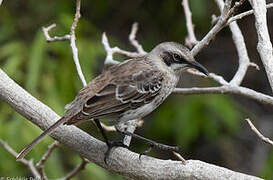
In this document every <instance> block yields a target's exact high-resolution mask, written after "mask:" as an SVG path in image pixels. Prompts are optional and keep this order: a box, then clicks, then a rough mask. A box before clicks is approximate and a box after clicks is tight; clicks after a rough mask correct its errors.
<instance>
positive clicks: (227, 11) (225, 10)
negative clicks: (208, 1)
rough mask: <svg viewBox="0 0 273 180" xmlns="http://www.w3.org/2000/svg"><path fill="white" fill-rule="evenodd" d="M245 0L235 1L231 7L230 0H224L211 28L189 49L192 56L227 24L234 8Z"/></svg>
mask: <svg viewBox="0 0 273 180" xmlns="http://www.w3.org/2000/svg"><path fill="white" fill-rule="evenodd" d="M244 1H245V0H241V1H239V2H236V3H235V5H234V6H233V7H232V8H230V7H231V0H226V1H225V6H224V8H223V12H222V13H221V15H220V17H219V19H218V21H217V23H216V24H215V25H214V26H213V28H212V29H211V30H210V31H209V32H208V33H207V34H206V36H205V37H204V38H203V39H202V40H201V41H199V42H198V43H197V44H196V45H195V46H194V47H193V49H192V50H191V53H192V55H193V56H195V55H197V54H198V53H199V52H200V51H201V50H202V49H203V48H204V47H205V46H207V45H208V44H209V43H210V41H211V40H212V39H213V38H214V37H215V36H216V34H217V33H218V32H219V31H220V30H221V29H223V28H224V27H225V26H226V25H227V21H228V19H229V18H230V17H231V16H232V15H233V14H234V12H235V10H236V9H237V8H238V7H239V6H240V5H241V4H243V2H244Z"/></svg>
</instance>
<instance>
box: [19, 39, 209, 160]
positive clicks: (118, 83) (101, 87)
mask: <svg viewBox="0 0 273 180" xmlns="http://www.w3.org/2000/svg"><path fill="white" fill-rule="evenodd" d="M186 68H196V69H198V70H200V71H201V72H203V73H205V74H207V70H206V69H205V68H204V67H203V66H201V65H200V64H199V63H197V62H196V61H194V58H193V57H192V55H191V53H190V51H189V50H188V49H187V48H185V47H184V46H182V45H180V44H178V43H174V42H166V43H161V44H159V45H158V46H156V47H155V48H154V49H153V50H152V51H151V52H150V53H148V54H147V55H145V56H143V57H138V58H134V59H130V60H127V61H124V62H122V63H120V64H117V65H113V66H111V67H109V68H108V69H106V70H105V71H103V73H102V74H101V75H99V76H97V77H96V78H95V79H93V80H92V81H91V82H90V83H88V85H87V86H85V87H84V88H83V89H82V90H80V91H79V93H78V95H77V96H76V97H75V99H74V101H72V102H71V103H70V104H68V105H67V106H66V109H67V112H66V114H65V116H64V117H63V118H61V119H60V120H59V121H58V122H56V123H55V124H54V125H52V126H51V127H50V128H49V129H47V130H46V131H44V133H43V134H42V135H41V136H39V137H38V138H36V139H35V140H34V141H33V142H32V143H31V144H30V145H28V146H27V147H26V148H25V149H24V150H23V151H22V152H21V153H20V154H19V156H18V157H17V159H20V158H22V157H24V155H25V154H26V153H27V152H28V151H29V150H30V149H31V148H32V147H33V146H34V145H35V144H36V143H38V142H39V141H40V140H41V139H42V138H43V137H44V136H46V135H47V134H49V133H50V132H52V131H53V130H54V129H55V128H56V127H58V126H59V125H60V124H67V125H71V124H75V123H79V122H82V121H86V120H90V119H101V118H105V119H109V120H111V121H113V122H114V123H115V124H119V123H123V122H126V121H129V120H133V119H137V118H142V117H144V116H146V115H147V114H149V113H151V112H152V111H153V110H154V109H156V108H157V107H158V106H159V105H160V104H161V103H162V102H163V101H164V100H165V99H166V98H167V97H168V95H169V94H170V93H171V92H172V90H173V89H174V88H175V87H176V85H177V82H178V80H179V76H180V74H181V72H182V71H184V70H185V69H186Z"/></svg>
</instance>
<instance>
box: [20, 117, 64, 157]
mask: <svg viewBox="0 0 273 180" xmlns="http://www.w3.org/2000/svg"><path fill="white" fill-rule="evenodd" d="M66 120H67V118H65V117H62V118H61V119H59V120H58V121H57V122H55V123H54V124H53V125H52V126H50V127H49V128H48V129H46V130H45V131H44V132H43V133H42V134H41V135H40V136H38V137H37V138H36V139H34V140H33V141H32V142H31V143H30V144H28V145H27V146H26V147H25V148H24V149H23V150H22V151H21V152H20V153H19V154H18V155H17V156H16V160H21V159H22V158H24V157H25V155H26V154H27V153H28V152H29V151H30V150H31V149H32V148H33V146H35V145H36V144H37V143H39V142H40V141H41V140H43V139H44V137H46V135H49V134H50V133H51V132H52V131H54V130H55V129H56V128H57V127H59V126H60V125H61V124H63V123H64V122H65V121H66Z"/></svg>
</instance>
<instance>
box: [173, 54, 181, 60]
mask: <svg viewBox="0 0 273 180" xmlns="http://www.w3.org/2000/svg"><path fill="white" fill-rule="evenodd" d="M180 59H181V57H180V56H179V55H178V54H176V53H174V54H173V60H174V61H179V60H180Z"/></svg>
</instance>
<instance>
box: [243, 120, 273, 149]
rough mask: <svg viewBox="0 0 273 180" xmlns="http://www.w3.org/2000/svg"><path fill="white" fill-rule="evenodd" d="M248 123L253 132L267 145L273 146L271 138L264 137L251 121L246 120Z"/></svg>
mask: <svg viewBox="0 0 273 180" xmlns="http://www.w3.org/2000/svg"><path fill="white" fill-rule="evenodd" d="M246 121H247V122H248V124H249V126H250V128H251V130H252V131H253V132H254V133H255V134H256V135H257V136H258V137H259V138H260V139H261V140H262V141H264V142H265V143H268V144H271V145H272V146H273V141H272V140H270V139H269V138H267V137H264V135H262V133H260V132H259V131H258V129H257V128H256V127H255V126H254V125H253V124H252V122H251V121H250V119H246Z"/></svg>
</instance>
